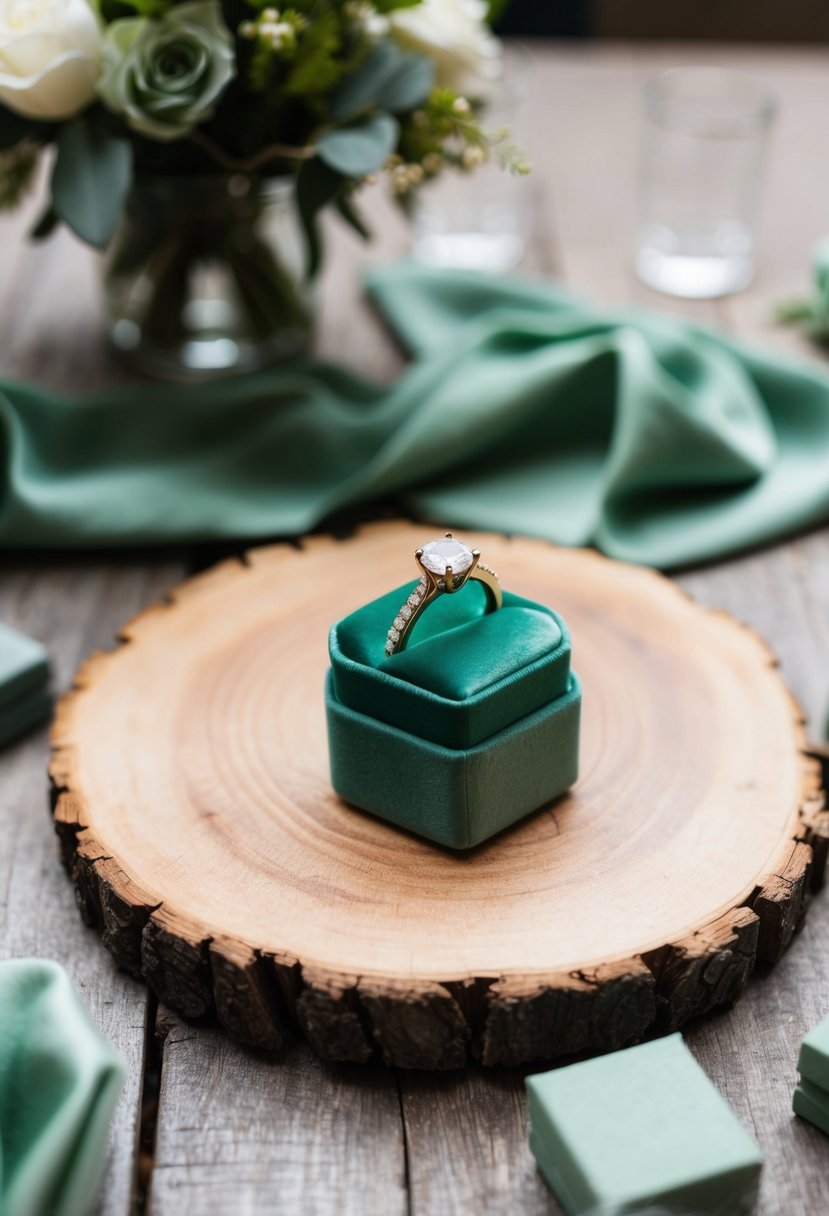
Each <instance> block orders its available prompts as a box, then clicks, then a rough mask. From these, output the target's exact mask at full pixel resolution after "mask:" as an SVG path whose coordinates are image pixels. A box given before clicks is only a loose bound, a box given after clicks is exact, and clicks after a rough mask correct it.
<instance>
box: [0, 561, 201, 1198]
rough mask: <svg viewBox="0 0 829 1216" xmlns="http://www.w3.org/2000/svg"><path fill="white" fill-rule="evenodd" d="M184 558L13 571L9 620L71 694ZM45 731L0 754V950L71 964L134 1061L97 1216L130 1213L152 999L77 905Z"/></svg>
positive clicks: (8, 582)
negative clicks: (50, 786) (86, 667)
mask: <svg viewBox="0 0 829 1216" xmlns="http://www.w3.org/2000/svg"><path fill="white" fill-rule="evenodd" d="M180 570H181V567H180V565H179V564H178V563H175V562H157V563H156V564H155V565H154V566H152V567H147V568H144V567H137V566H121V567H116V568H113V567H104V566H100V565H89V566H87V567H84V568H80V569H79V568H78V567H77V566H76V565H74V564H72V563H71V561H70V560H67V561H66V562H65V563H62V564H60V565H58V564H56V563H53V562H49V563H48V564H47V563H44V564H39V565H38V566H29V567H24V566H20V565H15V566H14V567H8V566H6V567H4V569H3V571H2V575H1V576H0V619H2V620H3V621H4V622H6V623H8V624H9V625H12V626H13V627H16V628H19V629H22V630H24V631H25V632H27V633H29V634H31V635H33V636H34V637H37V638H39V639H41V640H42V641H43V642H45V643H46V645H47V647H48V649H49V652H50V655H51V657H52V660H53V662H54V666H55V683H56V685H57V686H58V687H66V685H67V684H68V683H69V681H70V680H71V677H72V674H73V672H74V670H75V668H76V667H77V665H78V663H79V662H80V660H81V659H82V658H83V656H84V655H85V654H86V653H87V652H88V651H89V650H90V649H93V648H95V647H97V646H106V645H107V644H109V643H110V642H111V640H112V637H113V635H114V632H115V630H116V629H117V627H118V626H119V625H120V624H121V622H122V621H123V620H124V619H125V617H127V616H130V615H132V614H133V613H134V612H135V611H137V610H138V609H139V608H141V607H142V606H143V605H144V604H146V603H147V602H149V601H151V600H153V599H154V598H156V597H157V596H158V595H160V594H162V593H163V591H164V590H166V588H167V587H168V586H169V585H170V583H172V582H174V581H175V580H176V578H177V577H178V576H179V575H180ZM46 763H47V741H46V731H45V730H43V731H40V732H38V733H36V734H35V735H32V736H30V737H29V738H28V739H26V740H24V741H23V742H21V743H20V744H18V745H17V746H16V747H12V748H10V749H8V750H7V751H5V752H4V753H2V755H0V795H1V796H0V824H2V828H3V830H2V833H0V891H2V898H1V900H0V954H2V957H4V958H8V957H21V956H29V955H33V956H37V957H41V958H53V959H56V960H57V961H58V962H60V963H62V964H63V965H64V966H65V967H66V969H67V971H68V973H69V976H70V978H71V979H72V981H73V983H74V984H75V986H76V988H77V990H78V992H79V994H80V997H81V999H82V1000H83V1001H84V1002H85V1004H86V1005H87V1006H88V1008H89V1010H90V1012H91V1014H92V1018H93V1020H94V1021H95V1023H96V1025H97V1026H98V1027H99V1028H100V1030H101V1031H102V1032H103V1034H105V1035H106V1037H107V1038H108V1039H109V1040H110V1042H111V1043H112V1044H113V1045H114V1046H115V1048H116V1050H117V1051H118V1052H119V1053H120V1055H121V1056H122V1058H123V1059H124V1062H125V1064H126V1070H127V1075H126V1082H125V1085H124V1090H123V1093H122V1095H121V1099H120V1102H119V1104H118V1108H117V1111H116V1115H115V1121H114V1127H113V1132H112V1138H111V1147H110V1153H109V1160H108V1164H107V1171H106V1176H105V1179H104V1185H103V1187H102V1192H101V1198H100V1202H99V1206H98V1209H97V1210H98V1214H99V1216H127V1213H128V1212H129V1211H130V1204H131V1199H132V1194H133V1182H134V1158H135V1145H136V1140H137V1133H138V1124H139V1118H140V1109H141V1093H142V1084H143V1061H144V1043H145V1016H146V1009H147V995H146V990H145V989H144V987H143V985H141V984H137V983H136V982H135V981H134V980H132V979H130V978H129V977H128V976H126V975H125V974H124V973H122V972H119V971H117V970H116V968H115V965H114V963H113V962H112V960H111V959H110V957H109V955H108V954H107V953H106V952H105V951H104V950H102V949H101V946H100V943H99V941H98V938H97V934H95V933H93V931H92V930H91V929H87V928H85V927H84V925H83V924H82V922H81V918H80V917H79V916H78V911H77V908H76V907H75V906H74V898H73V892H72V884H71V883H70V882H69V881H68V879H67V876H66V874H65V873H64V871H63V869H62V867H61V864H60V861H59V857H58V841H57V838H56V836H55V831H54V826H53V824H52V822H51V819H50V816H49V814H48V790H47V781H46Z"/></svg>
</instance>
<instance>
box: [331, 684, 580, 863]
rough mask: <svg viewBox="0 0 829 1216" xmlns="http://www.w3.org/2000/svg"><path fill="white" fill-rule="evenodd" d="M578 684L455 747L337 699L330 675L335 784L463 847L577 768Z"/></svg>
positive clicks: (368, 807) (524, 809) (536, 801)
mask: <svg viewBox="0 0 829 1216" xmlns="http://www.w3.org/2000/svg"><path fill="white" fill-rule="evenodd" d="M580 710H581V685H580V683H579V680H578V677H577V676H576V675H575V674H572V673H571V675H570V681H569V686H568V688H567V691H566V692H565V693H564V694H563V695H562V696H560V697H557V698H556V700H554V701H552V702H551V703H550V704H549V705H546V706H543V707H542V708H541V709H538V710H536V711H535V712H534V713H531V714H529V715H527V716H526V717H524V718H522V719H520V720H519V721H518V722H515V723H513V724H512V725H510V726H508V727H506V728H505V729H504V730H502V731H499V732H498V733H497V734H495V735H492V736H491V737H490V738H488V739H486V740H485V741H484V742H483V743H480V744H478V745H477V746H476V747H471V748H465V749H455V748H449V747H444V746H441V745H440V744H438V743H434V742H432V741H430V740H427V739H422V738H420V737H419V736H418V735H414V734H410V733H408V732H406V731H403V730H400V729H398V728H397V727H395V726H390V725H389V724H387V723H386V722H381V721H379V720H378V719H376V718H371V717H368V716H367V715H366V714H363V713H360V712H358V711H357V710H354V709H350V708H349V707H348V706H346V705H343V704H342V703H341V702H340V701H339V700H338V699H337V696H336V693H335V691H334V682H333V679H332V675H331V673H330V672H329V673H328V679H327V683H326V711H327V717H328V742H329V751H330V757H331V777H332V782H333V785H334V789H335V790H336V791H337V793H338V794H339V795H340V797H341V798H344V799H345V800H346V801H347V802H350V803H352V804H353V805H354V806H357V807H360V808H361V809H362V810H364V811H369V812H371V813H372V814H374V815H378V816H379V817H381V818H383V819H386V820H388V821H389V822H391V823H394V824H396V825H397V826H399V827H402V828H407V829H408V830H409V831H412V832H416V833H417V834H418V835H420V836H425V837H427V838H428V839H430V840H434V841H436V842H437V843H439V844H442V845H447V846H449V847H450V848H453V849H468V848H471V847H473V846H474V845H477V844H480V843H481V842H482V841H484V840H487V839H488V838H489V837H490V836H493V835H495V833H496V832H500V831H502V830H503V829H504V828H506V827H509V826H510V824H513V823H515V822H516V821H517V820H519V819H522V818H523V817H524V816H525V815H527V814H529V813H530V812H531V811H534V810H536V809H537V808H538V807H540V806H543V805H544V804H545V803H548V802H551V801H552V800H553V799H554V798H556V797H558V796H559V795H560V794H563V793H564V791H565V790H567V789H569V787H570V786H571V785H572V784H573V783H574V781H575V780H576V777H577V775H578V743H579V720H580Z"/></svg>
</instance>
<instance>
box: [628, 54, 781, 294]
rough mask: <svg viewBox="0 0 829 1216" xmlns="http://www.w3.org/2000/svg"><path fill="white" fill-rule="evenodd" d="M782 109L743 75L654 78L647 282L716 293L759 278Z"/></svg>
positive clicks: (643, 261) (648, 102)
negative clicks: (769, 168)
mask: <svg viewBox="0 0 829 1216" xmlns="http://www.w3.org/2000/svg"><path fill="white" fill-rule="evenodd" d="M774 112H775V102H774V98H773V97H772V95H771V94H770V93H769V92H768V90H767V89H766V88H765V87H764V86H763V85H762V84H761V83H759V82H758V81H756V80H753V79H752V78H751V77H750V76H744V75H742V74H740V73H739V72H732V71H725V70H722V69H720V68H711V67H688V68H674V69H672V70H671V71H667V72H662V73H660V74H659V75H658V76H654V77H652V78H651V79H650V80H649V81H648V82H647V84H646V86H645V131H644V140H643V149H642V177H641V183H640V186H641V227H640V231H639V242H638V248H637V254H636V271H637V274H638V276H639V278H640V279H641V280H642V282H643V283H646V284H647V285H648V287H653V288H655V289H656V290H657V291H663V292H667V293H668V294H669V295H674V296H683V297H685V298H686V299H711V298H713V297H716V296H723V295H728V294H730V293H731V292H735V291H740V290H742V288H744V287H746V286H748V284H749V283H750V282H751V278H752V275H753V272H754V228H755V221H756V212H757V202H758V196H759V191H760V183H761V179H762V170H763V161H764V158H765V152H766V146H767V144H768V135H769V129H770V126H771V123H772V119H773V117H774Z"/></svg>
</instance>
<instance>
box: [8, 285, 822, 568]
mask: <svg viewBox="0 0 829 1216" xmlns="http://www.w3.org/2000/svg"><path fill="white" fill-rule="evenodd" d="M369 288H370V290H371V292H372V294H373V296H374V298H375V300H376V302H377V304H378V306H379V308H380V310H381V311H382V312H383V313H384V314H385V316H386V317H387V318H388V320H389V323H390V324H391V326H392V327H393V328H394V329H395V330H396V331H397V333H398V335H399V336H400V337H401V339H402V340H403V342H404V343H405V344H406V345H407V346H408V347H409V348H410V349H411V350H412V352H413V353H414V355H415V356H416V357H415V360H414V363H413V364H412V366H411V367H410V368H409V369H408V370H407V371H406V372H405V373H404V374H403V375H402V376H401V377H400V379H399V380H398V381H397V382H396V383H395V384H393V385H391V386H388V387H382V386H377V385H371V384H368V383H366V382H364V381H362V380H360V379H358V378H356V377H353V376H351V375H348V374H346V373H345V372H343V371H342V370H338V369H337V368H334V367H330V366H322V365H318V364H305V365H302V366H297V367H292V368H286V369H282V370H278V371H274V372H272V373H269V374H267V375H261V376H256V377H250V378H247V379H245V380H242V381H235V382H225V383H223V384H217V385H212V386H210V387H208V388H198V389H196V388H189V389H183V388H169V387H163V386H158V385H146V386H140V387H136V388H134V389H129V390H127V391H118V392H114V393H112V394H110V395H104V396H97V397H87V398H84V399H77V398H73V399H64V398H60V397H57V396H55V395H53V394H51V393H47V392H44V391H42V390H40V389H37V388H35V387H33V386H31V385H22V384H17V383H13V382H0V545H4V546H49V547H52V546H73V547H75V546H96V545H119V546H121V545H137V544H142V543H147V542H156V541H165V540H171V541H172V540H194V539H215V538H230V537H243V538H246V539H247V538H256V537H263V536H271V535H277V534H293V533H302V532H305V531H307V530H308V529H310V528H312V527H314V526H316V525H317V524H319V523H320V522H322V521H323V520H324V519H326V517H328V516H329V515H331V514H332V513H333V512H335V511H337V510H339V509H342V508H345V507H354V506H355V505H359V504H363V503H367V502H370V501H376V500H383V501H389V500H392V501H394V502H396V504H397V505H398V506H399V507H400V508H401V509H403V510H406V511H409V512H412V513H415V514H419V515H425V516H430V517H432V518H435V519H439V520H440V521H441V522H445V523H446V524H447V525H456V526H469V527H472V526H475V527H482V528H492V529H500V530H505V531H516V532H522V533H528V534H532V535H536V536H541V537H547V538H549V539H551V540H555V541H558V542H560V543H563V544H579V545H585V544H587V545H596V546H598V547H599V548H601V549H603V550H605V552H607V553H609V554H611V555H613V556H616V557H621V558H627V559H630V560H634V561H639V562H644V563H647V564H651V565H655V566H662V567H670V566H676V565H681V564H686V563H689V562H693V561H698V560H703V559H707V558H712V557H717V556H721V555H723V554H727V553H731V552H733V551H735V550H738V549H741V548H744V547H746V546H749V545H754V544H758V543H760V542H765V541H769V540H772V539H775V538H778V537H782V536H785V535H786V534H788V533H790V532H792V531H793V530H796V529H800V528H803V527H805V526H808V525H811V524H815V523H817V522H819V521H822V520H824V519H826V518H828V517H829V375H827V373H826V372H824V370H823V369H822V368H821V367H819V366H818V365H817V364H815V365H814V366H812V365H807V364H805V363H804V364H796V363H794V362H789V361H786V360H782V359H778V358H776V357H774V356H772V355H769V354H768V353H765V352H763V351H759V350H754V351H750V350H745V349H743V348H741V347H738V346H736V345H734V344H732V343H730V342H729V341H727V340H726V339H725V338H724V337H722V336H719V335H716V334H714V333H710V332H707V331H704V330H701V329H696V328H694V327H691V326H687V325H684V324H681V323H679V322H676V321H673V320H670V319H667V318H664V317H657V316H649V315H647V314H644V313H642V314H639V313H632V312H618V313H603V312H598V311H597V310H596V309H594V308H591V307H590V306H589V305H587V304H584V303H582V302H581V301H579V300H577V299H575V298H573V297H572V296H570V295H568V294H567V293H565V292H564V291H563V290H561V289H560V288H558V287H557V286H555V285H553V284H551V283H544V282H531V281H526V282H525V281H521V280H518V279H497V278H492V277H489V276H483V275H475V274H470V273H457V272H440V271H433V270H428V269H424V268H418V267H416V266H413V265H409V264H402V265H397V266H392V267H389V268H386V269H383V270H380V271H375V272H374V273H373V274H372V275H371V278H370V281H369Z"/></svg>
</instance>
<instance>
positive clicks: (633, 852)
mask: <svg viewBox="0 0 829 1216" xmlns="http://www.w3.org/2000/svg"><path fill="white" fill-rule="evenodd" d="M427 535H428V529H426V530H425V531H424V529H422V528H415V527H413V526H412V525H409V524H405V523H392V524H380V525H374V526H371V527H367V528H365V529H363V530H362V531H361V532H360V533H359V534H358V535H357V536H356V537H354V538H353V539H351V540H349V541H345V542H338V541H335V540H332V539H329V538H325V537H316V538H310V539H309V540H307V541H306V542H303V544H302V547H301V548H295V547H291V546H288V545H278V546H273V547H268V548H263V549H258V550H254V551H252V552H251V553H250V554H249V555H248V556H247V559H246V560H245V561H244V562H242V561H235V560H234V561H229V562H225V563H224V564H222V565H220V566H218V567H216V568H214V569H212V570H210V571H208V572H206V573H205V574H202V575H199V576H198V577H196V578H194V579H191V580H189V581H188V582H185V583H183V584H182V585H181V586H179V587H177V588H176V589H175V590H173V592H172V593H171V595H170V597H169V600H168V601H167V602H166V603H164V604H159V605H157V606H155V607H153V608H150V609H149V610H148V611H146V612H144V613H142V614H141V615H140V616H138V617H137V618H136V619H135V620H133V621H131V622H130V623H129V624H128V625H126V626H125V627H124V629H123V631H122V633H121V635H120V638H119V642H120V645H119V646H118V647H117V648H116V649H115V650H114V651H112V652H111V653H106V654H96V655H93V656H92V658H90V659H89V660H88V661H87V662H86V663H85V664H84V666H83V667H82V668H81V670H80V671H79V672H78V675H77V678H76V681H75V688H74V691H72V692H70V693H68V694H67V695H66V696H65V697H64V698H63V699H62V701H61V703H60V706H59V711H58V714H57V718H56V722H55V726H54V731H53V755H52V762H51V776H52V781H53V786H54V790H55V820H56V826H57V829H58V832H59V834H60V836H61V839H62V843H63V850H64V857H65V860H66V862H67V865H68V866H69V868H70V870H71V872H72V875H73V877H74V881H75V884H76V889H77V893H78V899H79V904H80V907H81V910H82V912H83V913H84V915H85V916H86V918H87V920H88V921H89V922H90V923H93V924H97V925H98V926H99V927H100V928H101V930H102V935H103V940H104V943H105V945H106V946H107V948H108V949H109V950H110V951H111V952H112V954H113V955H114V956H115V958H116V959H117V961H118V962H119V963H120V964H121V965H122V966H124V967H126V968H128V969H129V970H131V971H132V972H134V973H135V974H136V975H141V976H143V977H144V978H145V979H146V980H147V981H148V982H149V983H150V984H151V985H152V987H153V988H154V989H155V991H156V992H157V993H158V994H159V996H160V997H161V998H162V999H163V1000H164V1001H165V1002H167V1003H169V1004H170V1005H172V1006H174V1007H175V1008H177V1009H179V1010H180V1011H181V1012H183V1013H184V1014H185V1015H187V1016H190V1017H200V1016H202V1015H205V1014H209V1013H211V1012H214V1011H215V1013H216V1014H217V1016H218V1018H219V1020H220V1022H221V1023H222V1024H223V1025H224V1026H225V1027H226V1028H227V1030H228V1031H229V1032H230V1033H231V1034H233V1035H235V1036H237V1037H238V1038H240V1039H242V1040H243V1041H245V1042H247V1043H250V1044H253V1045H256V1046H259V1047H265V1048H278V1047H279V1046H280V1044H281V1042H282V1040H283V1036H284V1033H285V1031H286V1029H289V1028H291V1027H299V1028H300V1029H301V1030H302V1031H303V1032H304V1034H305V1035H306V1036H307V1037H308V1039H309V1040H310V1042H311V1043H312V1044H313V1045H314V1046H315V1047H316V1049H317V1050H318V1051H319V1052H320V1053H321V1054H322V1055H324V1056H325V1057H327V1058H329V1059H335V1060H352V1061H362V1060H367V1059H368V1058H369V1057H371V1056H372V1055H374V1054H375V1053H377V1052H378V1051H379V1052H380V1053H381V1054H382V1056H383V1057H384V1058H385V1059H386V1060H387V1061H388V1062H390V1063H393V1064H396V1065H399V1066H403V1067H421V1068H455V1067H460V1066H462V1065H464V1064H465V1063H466V1061H467V1060H468V1059H470V1058H471V1057H476V1058H481V1059H483V1060H484V1062H485V1063H487V1064H516V1063H521V1062H523V1061H527V1060H530V1059H534V1058H552V1057H555V1056H558V1055H562V1054H569V1053H571V1052H575V1051H594V1050H603V1049H609V1048H615V1047H618V1046H621V1045H622V1044H625V1043H628V1042H631V1041H634V1040H636V1039H638V1038H640V1037H641V1036H643V1035H645V1034H646V1033H649V1032H652V1031H654V1030H657V1031H658V1030H667V1029H669V1028H673V1027H676V1026H679V1025H680V1024H682V1023H683V1022H684V1021H685V1020H687V1019H688V1018H689V1017H691V1016H694V1015H697V1014H701V1013H704V1012H706V1011H708V1010H710V1009H712V1008H713V1007H715V1006H718V1005H721V1004H723V1003H726V1002H730V1001H733V1000H734V999H735V998H736V997H738V996H739V995H740V993H741V992H742V990H743V988H744V986H745V984H746V983H747V981H748V978H749V976H750V974H751V972H752V971H753V969H754V967H755V964H756V963H757V962H758V961H762V962H766V963H770V962H774V961H775V960H776V959H777V958H778V957H779V955H780V954H781V953H782V951H783V950H784V949H785V947H786V946H787V944H788V943H789V941H790V940H791V937H792V935H793V933H794V932H795V929H796V928H797V927H798V925H799V923H800V921H801V919H802V916H803V912H804V906H805V899H806V894H807V887H808V879H809V875H810V867H811V866H812V861H813V850H812V847H811V841H812V839H813V838H814V837H816V836H817V835H818V834H820V835H821V839H823V837H824V836H825V832H826V816H825V813H824V810H823V801H822V797H821V790H820V778H819V772H818V766H817V764H816V763H815V762H814V761H813V760H811V759H809V758H808V757H807V756H806V755H805V754H804V739H803V726H802V719H801V715H800V713H799V711H798V709H797V707H796V706H795V704H794V703H793V701H792V699H791V697H790V695H789V694H788V692H787V691H786V688H785V686H784V684H783V682H782V680H781V679H780V677H779V675H778V673H777V672H776V671H775V669H774V661H773V659H772V657H771V656H770V654H769V652H768V650H767V648H766V647H765V645H764V644H763V643H762V641H761V640H760V639H759V638H758V637H757V636H756V635H755V634H753V633H752V632H751V631H750V630H748V629H746V628H744V627H743V626H740V625H738V624H737V623H736V622H734V621H733V620H732V619H731V618H729V617H728V616H726V615H725V614H721V613H712V612H708V611H705V610H703V609H702V608H700V607H699V606H698V605H696V604H694V603H693V602H692V601H691V600H690V599H689V598H688V597H687V596H685V595H684V594H683V593H682V592H681V591H680V590H679V589H678V588H677V587H676V586H675V585H674V584H673V583H671V582H670V581H668V580H667V579H665V578H662V577H661V576H659V575H657V574H655V573H653V572H651V571H647V570H643V569H639V568H637V567H633V566H628V565H623V564H620V563H616V562H612V561H609V560H607V559H605V558H602V557H600V556H598V555H596V554H594V553H590V552H585V551H578V550H567V549H555V548H553V547H551V546H550V545H547V544H545V543H543V542H539V541H533V540H526V539H521V540H509V539H506V538H504V537H499V536H469V535H465V536H464V539H465V540H467V541H468V542H470V543H477V544H478V545H479V547H480V548H481V549H482V550H483V551H484V552H486V554H487V556H488V559H489V560H491V561H492V562H493V563H494V564H495V565H496V568H498V569H499V570H500V571H501V574H502V578H503V581H504V585H505V586H507V587H509V588H510V589H511V590H514V591H517V592H518V593H520V594H522V595H527V596H530V597H532V598H534V599H539V600H542V601H546V602H548V603H550V604H552V605H553V606H555V607H556V608H557V609H559V610H560V611H561V612H563V614H564V615H565V617H566V618H567V620H568V621H569V624H570V626H571V629H572V633H573V640H574V665H575V667H576V669H577V670H578V672H579V674H580V675H581V677H582V679H583V681H584V721H583V751H582V777H581V779H580V781H579V784H578V786H577V787H576V789H575V790H574V791H573V792H572V793H571V794H570V795H568V796H567V797H566V798H564V799H562V800H560V801H559V802H558V803H556V804H555V805H554V806H552V807H548V808H545V809H544V810H542V811H540V812H539V813H538V814H536V815H534V816H532V817H531V818H530V819H529V820H526V821H525V822H524V823H522V824H519V825H517V826H516V827H515V828H513V829H511V830H510V831H508V832H506V833H504V834H503V835H502V836H500V837H498V838H497V839H495V840H493V841H490V842H488V843H487V844H485V845H483V846H481V847H480V848H479V849H477V850H475V851H474V852H472V853H471V854H468V855H466V856H462V857H458V856H454V855H450V854H449V853H447V852H444V851H442V850H440V849H438V848H436V847H434V846H432V845H430V844H428V843H425V842H423V841H420V840H417V839H415V838H414V837H412V836H409V835H406V834H403V833H400V832H398V831H396V830H395V829H394V828H392V827H390V826H388V825H386V824H384V823H381V822H379V821H376V820H374V819H372V818H369V817H368V816H365V815H362V814H360V813H359V812H356V811H354V810H352V809H350V808H349V807H347V806H345V805H344V804H342V803H341V802H340V801H339V800H338V799H337V798H336V797H335V796H334V794H333V792H332V791H331V789H330V786H329V782H328V772H327V755H326V744H325V730H324V717H323V704H322V697H321V689H322V680H323V673H324V670H325V667H326V665H327V652H326V639H327V632H328V627H329V625H330V624H331V621H332V619H333V618H334V617H335V616H336V615H339V614H343V613H345V612H347V611H349V610H351V609H352V608H355V607H356V606H357V605H358V604H359V603H360V602H362V601H364V600H366V599H368V598H371V597H373V596H375V595H378V594H380V593H382V592H384V591H386V590H388V589H389V588H390V587H393V586H394V585H395V584H396V583H398V582H402V581H404V580H405V579H406V578H407V577H408V575H409V573H410V570H409V567H410V564H411V552H412V551H413V550H414V548H415V547H416V545H417V544H418V543H419V542H420V541H422V540H423V539H424V536H427ZM355 571H357V572H359V577H355ZM818 856H819V857H820V859H821V860H824V859H825V850H820V851H819V853H818ZM813 877H816V876H815V875H814V873H813Z"/></svg>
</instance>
